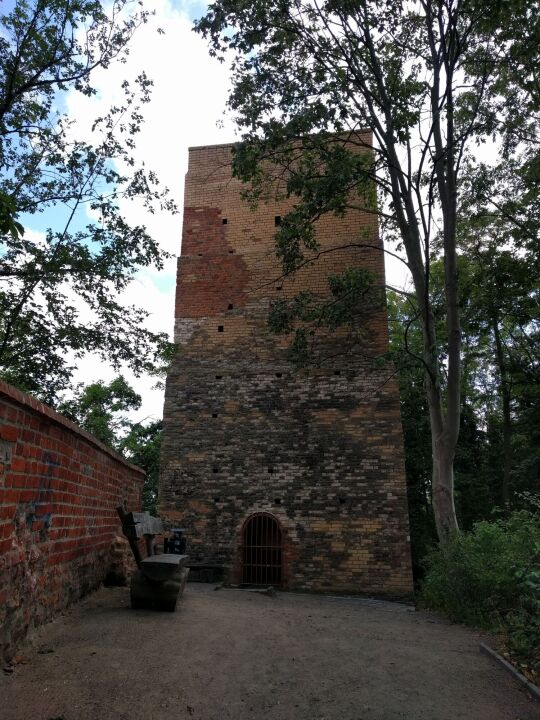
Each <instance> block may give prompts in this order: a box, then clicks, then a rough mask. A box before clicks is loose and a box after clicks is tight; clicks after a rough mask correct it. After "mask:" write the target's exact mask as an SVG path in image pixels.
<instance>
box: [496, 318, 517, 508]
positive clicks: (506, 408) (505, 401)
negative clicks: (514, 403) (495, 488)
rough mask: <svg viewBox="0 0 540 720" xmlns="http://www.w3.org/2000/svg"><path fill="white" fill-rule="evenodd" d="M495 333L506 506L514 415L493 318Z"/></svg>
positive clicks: (503, 483)
mask: <svg viewBox="0 0 540 720" xmlns="http://www.w3.org/2000/svg"><path fill="white" fill-rule="evenodd" d="M492 327H493V335H494V337H495V356H496V358H497V365H498V369H499V388H500V392H501V399H502V411H503V458H504V459H503V481H502V488H501V496H502V502H503V505H504V506H505V507H507V506H508V504H509V502H510V473H511V472H512V415H511V410H510V407H511V397H510V379H509V377H508V369H507V367H506V361H505V358H504V350H503V346H502V341H501V333H500V329H499V322H498V319H497V318H496V317H493V318H492Z"/></svg>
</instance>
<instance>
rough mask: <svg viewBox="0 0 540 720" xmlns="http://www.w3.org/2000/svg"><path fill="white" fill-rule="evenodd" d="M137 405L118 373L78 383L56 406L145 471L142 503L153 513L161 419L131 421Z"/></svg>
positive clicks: (138, 400) (137, 402)
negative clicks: (107, 378)
mask: <svg viewBox="0 0 540 720" xmlns="http://www.w3.org/2000/svg"><path fill="white" fill-rule="evenodd" d="M140 406H141V397H140V395H138V394H137V393H136V392H135V390H134V389H133V388H132V387H131V385H130V384H129V383H128V382H127V381H126V380H125V378H124V377H122V375H119V376H118V377H116V378H114V380H112V381H111V382H110V383H108V384H107V383H103V382H96V383H91V384H90V385H86V386H85V385H82V384H81V385H79V386H78V388H77V389H76V391H75V392H74V393H73V396H72V397H71V398H70V399H69V400H64V401H63V402H62V403H60V405H59V408H58V409H59V410H60V412H62V413H63V414H64V415H66V417H69V418H70V419H71V420H73V422H75V423H77V424H78V425H80V427H82V428H83V429H84V430H86V431H87V432H89V433H90V434H92V435H93V436H94V437H95V438H97V439H98V440H100V441H101V442H102V443H104V444H105V445H108V446H109V447H111V448H113V449H114V450H116V451H117V452H119V453H121V454H122V455H124V457H125V458H126V459H127V460H129V461H130V462H131V463H133V464H134V465H138V466H139V467H140V468H142V469H143V470H144V471H145V473H146V476H145V479H144V486H143V497H142V506H143V510H148V511H149V512H151V513H152V514H154V515H155V512H156V505H157V493H158V480H159V455H160V449H161V434H162V429H163V422H162V420H154V421H151V422H148V423H145V422H133V420H132V419H131V417H132V415H133V412H134V411H135V410H138V409H139V408H140Z"/></svg>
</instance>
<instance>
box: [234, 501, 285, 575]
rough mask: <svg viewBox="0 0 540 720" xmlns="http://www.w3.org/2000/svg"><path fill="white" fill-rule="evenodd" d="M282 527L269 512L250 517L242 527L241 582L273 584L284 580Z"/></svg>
mask: <svg viewBox="0 0 540 720" xmlns="http://www.w3.org/2000/svg"><path fill="white" fill-rule="evenodd" d="M281 539H282V535H281V528H280V526H279V523H278V521H277V520H276V519H275V518H274V517H272V515H268V514H267V513H256V514H255V515H252V516H251V517H249V518H248V519H247V520H246V522H245V524H244V528H243V530H242V545H241V548H240V552H241V558H242V583H244V584H245V585H273V586H275V587H279V586H280V585H281V582H282V545H281Z"/></svg>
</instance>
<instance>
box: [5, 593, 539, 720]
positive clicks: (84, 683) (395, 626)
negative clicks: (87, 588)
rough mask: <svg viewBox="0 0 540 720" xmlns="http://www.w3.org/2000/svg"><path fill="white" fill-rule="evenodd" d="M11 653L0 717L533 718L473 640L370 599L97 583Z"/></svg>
mask: <svg viewBox="0 0 540 720" xmlns="http://www.w3.org/2000/svg"><path fill="white" fill-rule="evenodd" d="M51 650H53V651H54V652H50V651H51ZM46 651H49V652H46ZM21 652H22V653H23V654H24V656H25V657H26V662H25V663H24V664H19V665H17V666H16V669H15V672H14V673H13V674H11V675H4V676H2V677H0V718H2V720H27V719H28V720H109V719H111V720H112V719H115V720H116V719H118V720H184V719H189V720H229V719H230V720H233V719H234V720H244V719H246V720H248V719H249V720H251V719H255V718H257V719H258V718H265V720H266V719H268V720H398V719H399V720H403V719H406V720H459V719H460V718H464V719H465V718H466V719H467V720H484V719H485V720H538V719H539V718H540V704H538V703H537V702H535V701H533V700H532V699H531V698H530V697H529V696H528V695H527V694H526V693H525V692H524V691H523V690H522V689H521V688H520V686H519V685H517V684H516V683H515V681H514V680H512V678H510V677H509V676H507V675H506V674H505V673H504V672H503V671H502V670H501V669H500V668H499V667H497V666H496V665H495V664H493V662H492V661H491V660H490V659H489V658H487V657H485V656H483V655H480V653H479V652H478V636H477V635H476V634H475V633H473V632H470V631H468V630H466V629H464V628H461V627H459V626H453V625H449V624H447V623H445V622H443V621H441V620H439V619H437V618H436V617H433V616H431V615H429V614H427V613H419V612H415V611H414V610H413V609H411V608H408V607H407V606H404V605H399V604H392V603H384V602H378V601H370V600H359V599H340V598H330V597H317V596H310V595H295V594H287V593H283V594H281V593H279V594H278V595H277V596H276V597H268V596H265V595H260V594H254V593H249V592H247V591H241V590H228V589H223V590H220V591H219V592H215V591H214V589H213V586H211V585H197V584H190V585H188V587H187V590H186V594H185V595H184V597H183V598H182V599H181V601H180V602H179V605H178V609H177V611H176V613H174V614H170V613H157V612H150V611H143V610H138V611H132V610H130V609H129V592H128V591H127V590H126V589H124V588H115V589H101V590H100V591H98V592H97V593H95V594H93V595H92V596H90V597H89V598H87V599H85V600H84V601H83V602H81V603H80V604H78V605H77V606H75V607H74V608H73V609H72V610H71V611H70V612H69V613H68V614H67V615H65V616H62V617H60V618H59V619H58V620H56V621H55V622H53V623H51V624H49V625H47V626H45V627H44V628H42V629H41V630H40V631H39V632H37V633H36V634H35V635H34V637H33V638H32V642H31V644H29V645H28V646H27V647H25V648H23V649H22V651H21Z"/></svg>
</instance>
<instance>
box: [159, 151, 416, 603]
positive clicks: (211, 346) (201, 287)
mask: <svg viewBox="0 0 540 720" xmlns="http://www.w3.org/2000/svg"><path fill="white" fill-rule="evenodd" d="M241 189H242V186H241V184H240V182H239V181H237V180H235V179H232V177H231V146H230V145H216V146H211V147H196V148H191V149H190V153H189V169H188V173H187V176H186V186H185V204H184V229H183V238H182V253H181V257H180V260H179V265H178V279H177V294H176V315H175V317H176V319H175V342H176V343H177V344H178V346H179V351H178V354H177V356H176V358H175V360H174V363H173V366H172V368H171V370H170V372H169V376H168V379H167V389H166V395H165V411H164V437H163V449H162V457H161V481H160V496H159V505H160V514H161V515H162V516H163V517H164V518H166V519H167V520H168V521H169V522H170V524H171V525H173V526H177V525H181V526H182V527H185V528H186V534H187V537H188V541H189V554H190V561H191V562H192V563H194V564H195V563H199V564H202V565H204V564H206V565H210V566H212V565H214V566H221V567H223V569H224V571H225V575H226V578H227V579H229V580H230V581H232V582H238V583H242V582H244V583H247V584H255V585H257V584H259V585H261V584H272V585H279V586H281V587H284V588H295V589H306V590H316V591H332V592H346V593H374V594H379V595H390V596H407V595H409V594H410V593H411V591H412V576H411V567H410V551H409V539H408V516H407V502H406V488H405V473H404V458H403V440H402V429H401V420H400V411H399V396H398V390H397V387H396V384H395V382H394V381H393V380H392V379H389V375H390V372H389V369H388V367H383V366H381V365H380V364H379V365H378V366H375V365H374V364H373V363H370V362H368V361H367V360H366V359H365V357H364V355H363V354H362V355H361V356H354V355H350V354H348V355H346V356H343V357H339V354H337V355H338V357H337V359H336V360H335V362H333V363H332V364H331V366H330V367H328V368H326V369H311V370H307V371H297V370H295V369H294V368H293V367H292V366H291V365H290V364H289V362H288V361H287V359H286V357H285V352H286V346H287V341H286V340H284V339H283V338H281V337H278V336H276V335H272V334H271V333H270V332H269V331H268V329H267V325H266V323H267V315H268V309H269V305H270V302H271V301H272V300H273V299H276V298H281V297H283V298H286V297H291V296H293V295H294V294H295V293H297V292H298V291H299V290H301V289H310V290H312V291H316V292H319V293H320V292H324V291H325V289H326V288H327V281H326V278H327V276H328V275H330V274H332V273H334V274H337V273H339V272H340V271H342V270H344V269H345V268H347V267H350V266H355V265H356V266H359V265H360V266H362V267H366V268H369V269H370V270H371V271H372V273H373V274H374V275H375V277H376V278H377V279H378V280H379V281H383V282H384V264H383V253H382V252H381V251H380V250H379V249H371V250H366V251H365V252H360V253H359V252H358V250H357V249H344V250H339V251H335V252H329V253H326V254H324V255H323V257H322V258H321V260H319V261H318V262H316V263H313V264H310V265H308V266H306V267H305V268H303V269H302V270H301V271H300V272H298V273H296V274H295V275H294V276H291V277H287V278H285V279H278V278H279V277H280V275H281V270H280V266H279V263H278V261H277V259H276V257H275V251H274V235H275V232H276V224H279V220H280V217H281V216H283V215H285V214H286V212H287V211H288V210H289V209H290V207H291V205H290V204H288V202H283V201H279V202H278V201H276V202H269V203H267V204H261V205H260V206H259V208H258V209H257V210H256V211H252V210H251V209H250V208H249V207H248V205H247V204H246V203H245V202H244V201H243V200H242V199H241ZM316 232H317V238H318V240H319V243H320V245H321V247H322V248H323V249H325V248H329V247H332V246H342V245H345V244H347V243H350V242H351V238H354V241H355V242H361V238H366V237H368V238H369V241H367V244H369V245H372V246H373V245H376V246H378V247H380V245H379V242H380V241H379V238H378V230H377V222H376V219H375V216H373V215H368V214H366V213H361V212H350V213H348V214H347V215H346V216H345V217H344V218H337V219H336V218H335V217H327V218H324V219H322V220H320V221H319V222H318V225H317V230H316ZM364 242H366V241H365V240H364ZM368 325H369V327H368V333H367V335H368V336H369V340H368V341H366V342H368V343H369V346H370V347H369V349H370V351H371V352H372V354H377V353H378V354H382V353H383V352H384V351H385V350H386V348H387V345H388V329H387V317H386V310H385V309H384V308H381V309H380V310H377V311H376V312H374V313H373V317H372V318H370V319H369V323H368Z"/></svg>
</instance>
